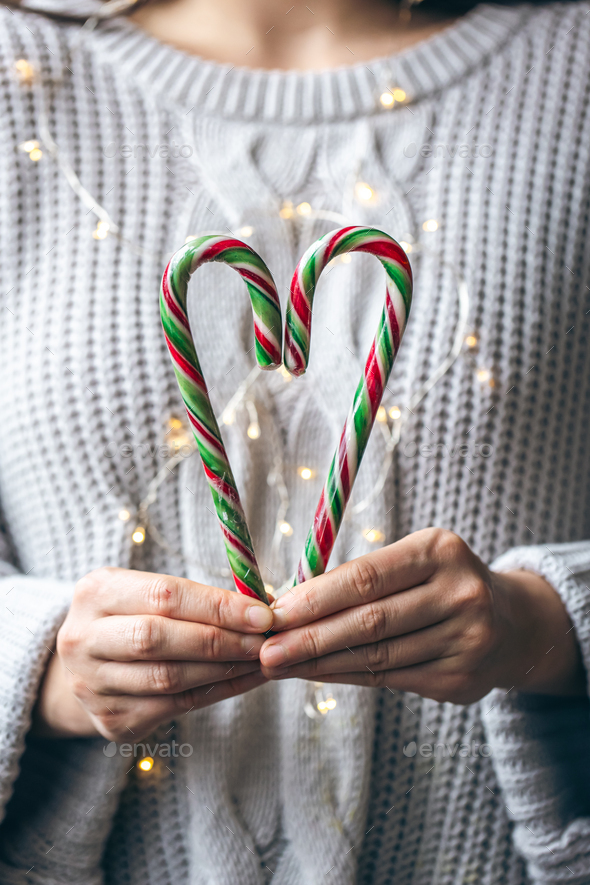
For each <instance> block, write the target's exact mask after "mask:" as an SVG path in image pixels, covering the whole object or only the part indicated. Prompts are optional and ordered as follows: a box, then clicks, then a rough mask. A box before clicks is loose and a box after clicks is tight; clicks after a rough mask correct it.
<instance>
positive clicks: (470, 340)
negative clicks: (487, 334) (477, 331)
mask: <svg viewBox="0 0 590 885" xmlns="http://www.w3.org/2000/svg"><path fill="white" fill-rule="evenodd" d="M465 344H466V345H467V347H475V346H476V345H477V338H476V337H475V335H468V336H467V338H466V339H465Z"/></svg>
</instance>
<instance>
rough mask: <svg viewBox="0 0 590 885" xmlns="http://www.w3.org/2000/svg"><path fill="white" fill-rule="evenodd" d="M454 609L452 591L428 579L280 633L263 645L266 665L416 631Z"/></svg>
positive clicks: (302, 658)
mask: <svg viewBox="0 0 590 885" xmlns="http://www.w3.org/2000/svg"><path fill="white" fill-rule="evenodd" d="M450 613H451V603H450V600H449V598H448V596H447V595H446V594H442V593H439V592H437V591H436V588H435V587H433V585H430V584H426V585H425V586H422V587H415V588H414V589H412V590H404V591H403V592H401V593H397V594H394V595H392V596H388V597H387V598H385V599H382V600H378V601H376V602H370V603H366V604H365V605H357V606H355V607H354V608H349V609H347V610H346V611H343V612H339V613H337V614H334V615H331V616H330V617H326V618H322V619H321V620H319V621H315V622H313V623H312V624H308V625H305V626H302V627H296V628H294V629H291V630H287V631H283V632H281V633H278V634H277V635H276V636H272V637H270V638H269V639H267V640H266V642H265V643H264V645H263V646H262V649H261V652H260V661H261V663H262V664H263V665H264V666H265V667H279V666H280V667H282V666H290V665H291V664H294V663H297V662H299V661H307V660H310V659H311V658H318V657H320V656H322V655H327V654H330V653H331V652H335V651H340V650H341V649H348V648H355V646H360V645H368V644H372V643H379V642H381V641H382V640H384V639H389V638H391V637H394V636H397V637H399V636H402V635H404V634H407V633H415V632H416V631H418V630H422V629H424V628H426V627H429V626H431V625H433V624H436V623H439V622H442V621H443V620H444V619H445V618H446V617H448V615H449V614H450Z"/></svg>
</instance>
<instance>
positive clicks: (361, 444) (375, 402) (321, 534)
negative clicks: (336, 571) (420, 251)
mask: <svg viewBox="0 0 590 885" xmlns="http://www.w3.org/2000/svg"><path fill="white" fill-rule="evenodd" d="M346 252H368V253H369V254H371V255H375V256H376V257H377V258H378V259H379V261H380V262H381V264H382V265H383V267H384V268H385V271H386V283H387V292H386V296H385V306H384V309H383V313H382V315H381V319H380V321H379V327H378V329H377V334H376V336H375V340H374V341H373V344H372V346H371V350H370V352H369V357H368V359H367V362H366V365H365V371H364V373H363V376H362V378H361V380H360V382H359V385H358V387H357V389H356V393H355V395H354V399H353V402H352V407H351V409H350V412H349V413H348V417H347V419H346V422H345V424H344V429H343V431H342V436H341V437H340V443H339V445H338V448H337V450H336V452H335V454H334V458H333V460H332V464H331V465H330V471H329V473H328V479H327V480H326V484H325V486H324V489H323V491H322V494H321V497H320V500H319V503H318V506H317V510H316V514H315V517H314V520H313V524H312V527H311V529H310V531H309V534H308V536H307V541H306V542H305V549H304V552H303V554H302V556H301V559H300V561H299V566H298V568H297V574H296V577H295V581H294V583H295V584H302V583H303V582H304V581H307V580H308V579H309V578H312V577H314V576H316V575H321V574H323V573H324V571H325V570H326V567H327V565H328V560H329V558H330V554H331V552H332V548H333V547H334V543H335V541H336V536H337V534H338V530H339V528H340V525H341V523H342V518H343V516H344V510H345V508H346V504H347V502H348V499H349V497H350V493H351V491H352V487H353V484H354V481H355V479H356V475H357V472H358V468H359V466H360V463H361V460H362V457H363V454H364V451H365V448H366V445H367V442H368V441H369V436H370V435H371V430H372V428H373V423H374V421H375V415H376V414H377V409H378V408H379V405H380V403H381V398H382V396H383V390H384V388H385V385H386V384H387V380H388V378H389V375H390V372H391V369H392V366H393V362H394V359H395V356H396V354H397V351H398V348H399V345H400V341H401V337H402V335H403V332H404V329H405V326H406V321H407V317H408V313H409V310H410V305H411V301H412V270H411V268H410V263H409V261H408V259H407V257H406V253H405V252H404V250H403V249H402V248H401V246H400V245H399V244H398V243H396V241H395V240H394V239H392V237H390V236H388V234H385V233H383V232H382V231H379V230H375V229H374V228H367V227H345V228H342V229H341V230H336V231H332V233H329V234H326V236H324V237H322V238H321V239H319V240H318V241H317V242H316V243H314V244H313V245H312V246H311V247H310V248H309V249H308V250H307V252H306V253H305V255H304V256H303V258H302V259H301V261H300V262H299V264H298V265H297V269H296V271H295V274H294V276H293V281H292V283H291V292H290V295H289V303H288V306H287V317H286V325H285V365H286V366H287V369H288V370H289V371H290V372H291V374H292V375H302V374H303V372H305V370H306V368H307V364H308V360H309V347H310V332H311V316H312V305H313V297H314V294H315V288H316V285H317V282H318V280H319V277H320V274H321V272H322V271H323V269H324V268H325V267H326V265H327V264H328V262H329V261H331V260H332V258H335V257H336V256H337V255H343V254H345V253H346Z"/></svg>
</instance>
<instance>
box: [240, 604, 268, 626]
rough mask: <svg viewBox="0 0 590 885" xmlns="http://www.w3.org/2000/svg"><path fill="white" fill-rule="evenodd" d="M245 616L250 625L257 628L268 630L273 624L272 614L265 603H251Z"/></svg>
mask: <svg viewBox="0 0 590 885" xmlns="http://www.w3.org/2000/svg"><path fill="white" fill-rule="evenodd" d="M246 616H247V618H248V621H249V623H250V624H251V625H252V627H255V628H256V629H257V630H261V631H263V632H264V631H265V630H270V628H271V627H272V624H273V614H272V612H271V610H270V609H269V607H268V606H267V605H251V606H250V608H249V609H248V611H247V613H246Z"/></svg>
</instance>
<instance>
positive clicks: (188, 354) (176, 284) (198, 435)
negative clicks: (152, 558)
mask: <svg viewBox="0 0 590 885" xmlns="http://www.w3.org/2000/svg"><path fill="white" fill-rule="evenodd" d="M208 261H221V262H223V263H225V264H229V266H230V267H233V268H234V269H235V270H237V271H238V273H239V274H240V276H241V277H242V279H243V280H244V282H245V283H246V286H247V288H248V292H249V293H250V299H251V302H252V312H253V315H254V335H255V347H256V359H257V362H258V365H259V366H260V367H261V368H262V369H274V368H276V367H277V366H280V364H281V343H280V342H281V331H282V323H281V308H280V304H279V298H278V295H277V290H276V286H275V284H274V280H273V278H272V276H271V273H270V271H269V269H268V268H267V266H266V264H265V263H264V261H263V260H262V259H261V258H260V256H259V255H257V254H256V252H254V250H253V249H251V248H250V246H248V245H246V243H242V242H241V241H240V240H236V239H233V238H228V237H222V236H212V235H208V236H202V237H197V238H196V239H194V240H191V241H190V242H188V243H187V244H186V245H185V246H183V248H182V249H179V250H178V252H176V253H175V254H174V255H173V256H172V259H171V260H170V263H169V264H168V267H167V268H166V270H165V271H164V276H163V278H162V289H161V291H160V314H161V318H162V326H163V327H164V335H165V337H166V343H167V345H168V349H169V351H170V356H171V358H172V364H173V366H174V372H175V373H176V379H177V381H178V386H179V387H180V393H181V395H182V398H183V400H184V404H185V406H186V411H187V415H188V418H189V421H190V423H191V426H192V428H193V433H194V435H195V439H196V442H197V446H198V448H199V452H200V454H201V460H202V462H203V468H204V470H205V474H206V476H207V480H208V482H209V488H210V489H211V494H212V495H213V501H214V504H215V510H216V511H217V516H218V518H219V524H220V526H221V531H222V532H223V538H224V541H225V548H226V551H227V558H228V560H229V565H230V568H231V571H232V574H233V578H234V582H235V585H236V588H237V589H238V590H239V591H240V593H244V594H246V596H254V597H258V598H259V599H262V601H263V602H266V603H268V598H267V596H266V592H265V590H264V583H263V581H262V578H261V577H260V570H259V568H258V564H257V562H256V556H255V554H254V548H253V546H252V539H251V537H250V532H249V531H248V526H247V524H246V517H245V514H244V511H243V509H242V505H241V503H240V497H239V495H238V490H237V488H236V482H235V479H234V477H233V474H232V470H231V467H230V465H229V460H228V457H227V453H226V451H225V446H224V445H223V440H222V439H221V434H220V432H219V426H218V424H217V419H216V418H215V414H214V412H213V409H212V407H211V402H210V400H209V394H208V392H207V386H206V384H205V380H204V378H203V372H202V370H201V366H200V364H199V358H198V356H197V351H196V350H195V345H194V341H193V336H192V333H191V329H190V324H189V320H188V313H187V304H186V302H187V288H188V282H189V279H190V277H191V276H192V274H193V273H194V272H195V271H196V269H197V268H198V267H200V266H201V265H202V264H205V263H206V262H208Z"/></svg>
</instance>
